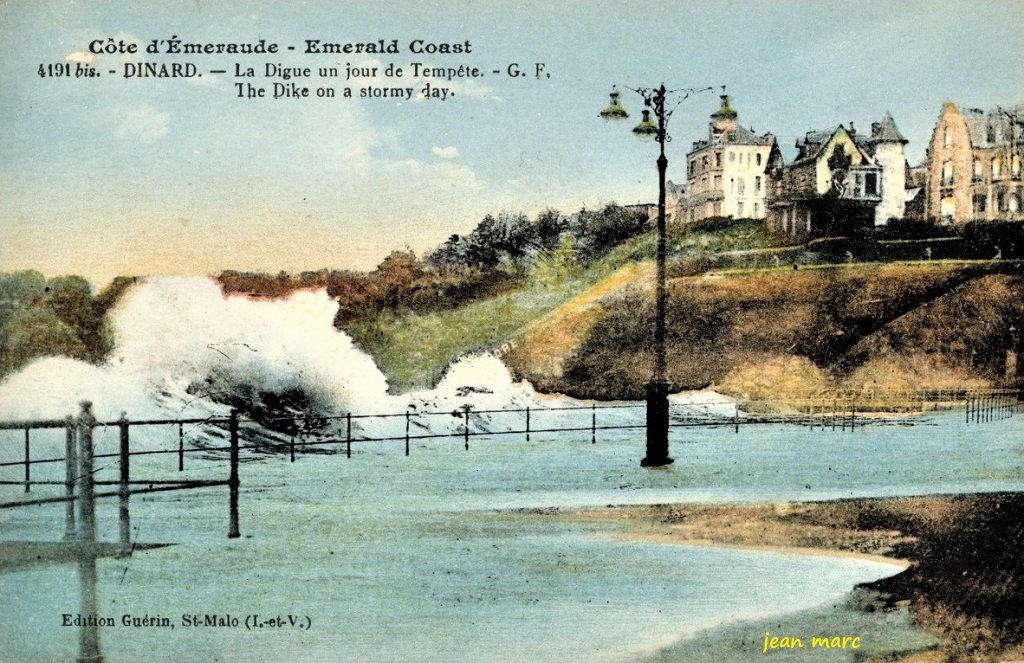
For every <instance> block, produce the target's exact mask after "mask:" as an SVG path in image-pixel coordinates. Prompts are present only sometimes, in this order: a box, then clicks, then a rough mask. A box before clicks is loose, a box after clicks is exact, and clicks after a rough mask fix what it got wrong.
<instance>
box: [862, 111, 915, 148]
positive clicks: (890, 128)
mask: <svg viewBox="0 0 1024 663" xmlns="http://www.w3.org/2000/svg"><path fill="white" fill-rule="evenodd" d="M867 142H868V143H903V144H904V145H906V144H907V143H908V142H910V141H908V140H907V139H906V138H904V137H903V134H901V133H900V130H899V129H898V128H897V127H896V121H895V120H893V119H892V114H891V113H889V112H888V111H886V113H885V117H883V118H882V121H881V122H872V123H871V137H870V138H868V141H867Z"/></svg>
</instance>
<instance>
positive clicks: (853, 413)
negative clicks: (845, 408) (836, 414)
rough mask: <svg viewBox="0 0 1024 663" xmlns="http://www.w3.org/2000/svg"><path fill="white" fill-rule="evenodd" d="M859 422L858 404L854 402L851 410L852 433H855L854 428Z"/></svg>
mask: <svg viewBox="0 0 1024 663" xmlns="http://www.w3.org/2000/svg"><path fill="white" fill-rule="evenodd" d="M856 420H857V403H856V401H854V403H853V406H852V407H851V408H850V432H851V433H852V432H853V429H854V426H855V425H856V423H855V422H856Z"/></svg>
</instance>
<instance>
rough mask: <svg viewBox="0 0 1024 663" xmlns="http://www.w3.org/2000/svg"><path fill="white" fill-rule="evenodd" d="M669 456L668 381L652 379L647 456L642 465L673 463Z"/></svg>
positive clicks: (648, 405) (648, 404)
mask: <svg viewBox="0 0 1024 663" xmlns="http://www.w3.org/2000/svg"><path fill="white" fill-rule="evenodd" d="M671 464H672V459H671V458H669V456H668V382H666V381H664V380H652V381H651V382H649V383H648V384H647V456H646V457H645V458H644V459H643V460H642V461H640V467H664V466H665V465H671Z"/></svg>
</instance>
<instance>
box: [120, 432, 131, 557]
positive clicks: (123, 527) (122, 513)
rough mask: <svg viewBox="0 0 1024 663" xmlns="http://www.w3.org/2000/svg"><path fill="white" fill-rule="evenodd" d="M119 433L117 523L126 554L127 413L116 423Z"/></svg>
mask: <svg viewBox="0 0 1024 663" xmlns="http://www.w3.org/2000/svg"><path fill="white" fill-rule="evenodd" d="M117 426H118V428H119V429H120V431H121V447H120V450H121V481H120V483H119V484H118V487H117V498H118V523H119V532H120V535H121V537H120V540H121V552H128V551H129V550H130V549H131V516H130V515H129V511H128V499H129V497H130V495H131V493H130V492H129V484H128V481H129V479H130V476H129V469H130V466H129V462H130V461H129V458H130V456H129V449H128V413H127V412H122V413H121V418H120V419H119V420H118V422H117Z"/></svg>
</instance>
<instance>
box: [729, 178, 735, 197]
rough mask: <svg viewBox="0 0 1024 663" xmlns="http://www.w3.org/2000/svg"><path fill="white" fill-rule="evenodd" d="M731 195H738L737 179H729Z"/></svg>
mask: <svg viewBox="0 0 1024 663" xmlns="http://www.w3.org/2000/svg"><path fill="white" fill-rule="evenodd" d="M729 193H736V178H734V177H730V178H729Z"/></svg>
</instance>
